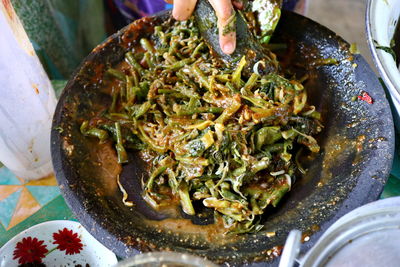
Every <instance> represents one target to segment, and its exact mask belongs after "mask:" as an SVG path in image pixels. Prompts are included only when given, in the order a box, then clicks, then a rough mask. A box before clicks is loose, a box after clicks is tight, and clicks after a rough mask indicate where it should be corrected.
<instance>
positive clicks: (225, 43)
mask: <svg viewBox="0 0 400 267" xmlns="http://www.w3.org/2000/svg"><path fill="white" fill-rule="evenodd" d="M166 1H167V2H169V3H172V2H173V4H174V8H173V10H172V15H173V17H174V18H175V19H176V20H187V19H188V18H189V17H190V16H191V15H192V13H193V10H194V8H195V6H196V2H197V0H166ZM208 1H209V2H210V4H211V5H212V7H213V8H214V10H215V13H216V15H217V17H218V30H219V44H220V46H221V49H222V51H223V52H224V53H225V54H232V53H233V52H234V51H235V48H236V32H235V29H236V27H235V25H233V26H232V25H230V24H232V23H234V21H235V20H234V17H233V16H235V10H234V9H233V6H232V1H231V0H208ZM233 5H235V7H237V8H241V7H242V4H241V2H239V1H234V2H233ZM224 29H229V30H228V31H226V30H225V31H224Z"/></svg>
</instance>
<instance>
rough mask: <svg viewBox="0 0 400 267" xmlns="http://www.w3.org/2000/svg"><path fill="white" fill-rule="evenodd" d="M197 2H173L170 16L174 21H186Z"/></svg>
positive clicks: (184, 0)
mask: <svg viewBox="0 0 400 267" xmlns="http://www.w3.org/2000/svg"><path fill="white" fill-rule="evenodd" d="M196 1H197V0H174V8H173V10H172V16H174V18H175V19H176V20H187V19H188V18H189V17H190V15H192V13H193V10H194V7H195V6H196Z"/></svg>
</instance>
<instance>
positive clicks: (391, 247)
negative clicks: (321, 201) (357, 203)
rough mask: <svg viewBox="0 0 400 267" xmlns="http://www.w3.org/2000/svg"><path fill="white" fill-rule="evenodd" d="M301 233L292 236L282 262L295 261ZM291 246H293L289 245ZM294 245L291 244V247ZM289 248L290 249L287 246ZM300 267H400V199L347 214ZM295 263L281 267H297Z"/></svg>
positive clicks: (330, 229)
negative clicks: (294, 265)
mask: <svg viewBox="0 0 400 267" xmlns="http://www.w3.org/2000/svg"><path fill="white" fill-rule="evenodd" d="M299 234H300V233H299V231H294V232H293V233H291V235H289V238H288V241H287V245H289V246H287V248H291V249H288V250H286V251H285V250H284V252H283V255H282V260H283V261H285V260H286V259H288V258H292V259H293V258H295V257H296V256H294V254H296V255H297V252H296V251H298V248H299V247H300V242H298V241H297V243H295V240H298V238H296V237H298V236H299ZM288 243H289V244H288ZM290 243H291V244H290ZM285 246H286V245H285ZM297 261H298V262H299V264H300V266H304V267H311V266H312V267H314V266H315V267H316V266H357V267H358V266H363V267H365V266H380V267H384V266H397V265H398V264H399V262H400V197H395V198H388V199H384V200H379V201H376V202H373V203H370V204H367V205H365V206H362V207H360V208H358V209H355V210H354V211H352V212H350V213H348V214H346V215H345V216H343V217H342V218H341V219H339V220H338V221H337V222H336V223H334V224H333V225H332V226H331V227H330V228H329V229H328V230H327V231H326V232H325V233H324V235H322V236H321V238H320V239H319V241H318V242H317V243H316V244H315V246H314V247H313V248H312V249H311V250H310V251H309V252H308V253H307V254H306V255H305V256H304V257H303V258H301V259H298V260H297ZM293 264H294V261H291V262H290V263H289V262H288V263H285V265H283V264H282V265H280V266H281V267H283V266H285V267H289V266H293Z"/></svg>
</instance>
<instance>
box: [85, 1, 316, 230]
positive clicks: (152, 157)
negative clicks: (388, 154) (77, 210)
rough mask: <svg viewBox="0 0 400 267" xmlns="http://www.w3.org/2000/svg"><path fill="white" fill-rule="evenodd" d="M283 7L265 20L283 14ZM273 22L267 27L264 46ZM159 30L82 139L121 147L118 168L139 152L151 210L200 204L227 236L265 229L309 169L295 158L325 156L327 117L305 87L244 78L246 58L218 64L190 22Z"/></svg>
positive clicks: (278, 79)
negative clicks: (269, 215) (265, 218)
mask: <svg viewBox="0 0 400 267" xmlns="http://www.w3.org/2000/svg"><path fill="white" fill-rule="evenodd" d="M256 2H262V1H256ZM276 7H277V6H275V7H274V8H273V9H271V10H269V11H268V12H270V11H271V12H272V13H271V14H269V15H268V14H266V13H265V14H264V13H263V12H266V10H261V12H260V13H262V14H259V15H260V16H266V15H268V16H274V18H275V17H276V16H277V17H279V14H278V13H279V12H278V11H277V10H275V8H276ZM171 23H172V25H171ZM275 23H276V21H271V23H270V24H269V25H264V26H265V28H263V31H262V32H263V36H264V37H265V38H264V39H263V40H264V41H268V38H269V36H270V33H271V30H273V28H274V27H275V26H276V25H275ZM154 31H155V33H154V35H153V36H150V37H148V38H142V39H141V40H140V43H139V44H138V46H140V47H138V48H134V49H133V50H132V51H127V53H126V55H125V61H126V62H124V63H123V64H121V65H117V66H113V68H110V69H108V70H107V71H106V73H105V79H104V84H105V86H108V88H112V92H111V103H110V106H109V107H108V109H107V110H105V111H103V112H102V113H101V114H98V115H96V116H95V117H93V119H91V120H90V121H84V122H83V123H82V124H81V125H80V130H81V133H82V134H83V135H85V136H87V137H94V138H97V139H99V141H100V142H111V143H113V144H114V147H115V151H116V153H117V156H118V162H119V163H120V164H124V163H126V162H127V161H128V160H129V157H128V154H127V151H129V150H131V149H135V150H141V153H142V155H143V158H144V159H145V160H146V161H147V162H148V163H149V171H148V175H147V177H144V178H143V198H144V199H145V201H146V202H147V203H148V204H149V205H150V206H151V207H153V208H155V209H158V208H160V207H162V206H165V205H171V204H172V203H180V206H181V207H182V210H183V212H185V213H186V214H189V215H196V208H195V207H196V206H195V205H193V201H199V203H202V204H203V205H204V206H206V207H209V208H212V209H214V210H215V211H216V213H215V214H216V216H219V217H221V218H222V221H223V223H224V227H225V228H226V229H227V231H228V232H231V233H237V234H239V233H248V232H256V231H259V230H260V229H261V228H262V225H261V224H260V215H262V214H263V213H264V210H265V208H266V207H267V206H274V207H276V206H277V205H278V203H279V201H280V200H281V199H282V198H283V197H284V195H285V194H286V193H287V192H288V191H289V190H290V188H291V183H292V180H294V176H295V175H296V173H299V172H300V171H301V172H304V171H305V170H304V169H303V168H302V167H301V166H300V165H299V163H298V157H296V156H293V154H294V155H296V151H297V150H298V149H299V147H305V148H307V149H308V150H309V151H311V152H312V153H317V152H318V151H319V146H318V143H317V141H316V139H315V138H314V136H315V135H316V134H318V133H319V132H320V131H321V129H322V125H321V123H320V113H318V112H317V111H316V110H315V107H314V106H310V105H309V104H308V103H307V90H306V89H305V88H304V86H303V85H302V84H301V82H300V81H296V80H293V79H292V77H289V78H288V77H285V76H284V75H281V74H279V73H270V74H268V75H261V74H258V73H257V74H256V73H252V74H250V75H244V73H243V72H244V68H245V65H246V64H249V63H250V62H251V60H248V59H247V58H246V56H244V57H241V58H238V62H236V66H235V67H231V66H230V65H226V64H225V63H223V62H219V61H217V60H215V59H214V58H213V57H212V55H211V54H210V51H209V49H208V47H207V46H206V45H205V43H204V40H203V39H202V37H201V36H200V34H199V31H198V30H197V28H196V27H195V25H194V24H193V21H192V20H188V21H185V22H178V21H167V22H165V23H164V24H162V25H158V26H156V27H155V29H154ZM143 50H144V51H143ZM138 51H143V52H138ZM248 56H249V55H248ZM305 79H307V77H306V76H305V78H303V80H305Z"/></svg>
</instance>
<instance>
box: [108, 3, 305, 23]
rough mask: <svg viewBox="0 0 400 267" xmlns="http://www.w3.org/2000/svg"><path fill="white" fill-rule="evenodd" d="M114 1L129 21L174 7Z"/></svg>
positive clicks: (291, 7)
mask: <svg viewBox="0 0 400 267" xmlns="http://www.w3.org/2000/svg"><path fill="white" fill-rule="evenodd" d="M306 1H307V0H284V3H283V8H284V9H286V10H295V9H296V7H297V6H298V5H300V4H303V3H304V2H306ZM114 3H115V6H116V7H117V8H118V10H119V11H120V13H121V14H122V15H123V16H124V17H125V18H126V19H127V20H128V21H132V20H135V19H138V18H140V17H143V16H147V15H151V14H154V13H157V12H159V11H162V10H165V9H170V8H172V5H170V4H167V3H166V2H165V1H164V0H114Z"/></svg>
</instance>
